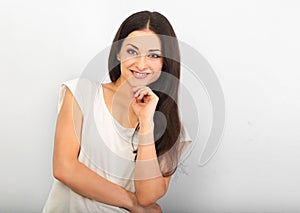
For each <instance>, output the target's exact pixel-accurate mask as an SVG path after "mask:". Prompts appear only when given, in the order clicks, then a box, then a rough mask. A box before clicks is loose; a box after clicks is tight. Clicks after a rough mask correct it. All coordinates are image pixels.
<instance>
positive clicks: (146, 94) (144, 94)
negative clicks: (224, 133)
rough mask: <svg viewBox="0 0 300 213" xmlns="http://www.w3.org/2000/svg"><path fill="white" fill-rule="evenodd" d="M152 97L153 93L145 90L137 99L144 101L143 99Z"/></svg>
mask: <svg viewBox="0 0 300 213" xmlns="http://www.w3.org/2000/svg"><path fill="white" fill-rule="evenodd" d="M150 95H151V91H149V90H146V89H145V90H142V91H140V93H139V95H138V97H137V98H138V99H143V97H145V96H150Z"/></svg>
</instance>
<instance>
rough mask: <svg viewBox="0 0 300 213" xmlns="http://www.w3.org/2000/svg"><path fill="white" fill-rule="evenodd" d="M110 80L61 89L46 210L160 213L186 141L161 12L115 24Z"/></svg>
mask: <svg viewBox="0 0 300 213" xmlns="http://www.w3.org/2000/svg"><path fill="white" fill-rule="evenodd" d="M108 64H109V70H110V72H109V76H110V79H111V82H110V83H106V84H101V83H96V82H93V81H91V80H88V79H73V80H70V81H66V82H64V83H63V84H62V86H61V90H60V99H59V105H58V110H59V113H58V118H57V123H56V133H55V144H54V153H53V173H54V177H55V182H54V184H53V187H52V190H51V192H50V195H49V197H48V200H47V203H46V205H45V206H44V209H43V212H105V213H106V212H161V208H160V206H159V205H158V204H157V203H156V202H157V200H158V199H159V198H161V197H162V196H163V195H164V194H165V193H166V192H167V189H168V185H169V181H170V177H171V175H172V174H173V173H174V172H175V170H176V168H177V164H178V160H179V159H180V156H181V154H182V152H183V149H185V148H186V145H187V144H189V143H187V142H190V139H189V137H188V136H187V134H186V133H185V131H184V129H183V127H182V126H181V122H180V118H179V109H178V106H177V98H178V86H179V77H180V62H179V48H178V41H177V39H176V35H175V33H174V30H173V28H172V26H171V24H170V23H169V21H168V20H167V19H166V18H165V17H164V16H163V15H161V14H160V13H157V12H149V11H142V12H138V13H135V14H133V15H131V16H130V17H128V18H127V19H126V20H125V21H124V22H123V23H122V25H121V26H120V28H119V30H118V32H117V34H116V36H115V38H114V42H113V45H112V47H111V51H110V55H109V63H108Z"/></svg>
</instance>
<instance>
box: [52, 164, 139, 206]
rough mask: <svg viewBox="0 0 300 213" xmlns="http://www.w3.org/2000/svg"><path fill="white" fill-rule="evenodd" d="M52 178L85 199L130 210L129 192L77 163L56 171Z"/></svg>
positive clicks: (130, 195)
mask: <svg viewBox="0 0 300 213" xmlns="http://www.w3.org/2000/svg"><path fill="white" fill-rule="evenodd" d="M54 176H55V177H56V178H57V179H58V180H60V181H61V182H63V183H64V184H65V185H67V186H68V187H70V188H71V189H72V190H74V191H75V192H77V193H78V194H81V195H83V196H85V197H88V198H91V199H93V200H96V201H99V202H102V203H106V204H108V205H113V206H118V207H121V208H126V209H131V208H132V205H133V201H132V193H131V192H129V191H126V190H125V189H124V188H122V187H121V186H119V185H117V184H114V183H112V182H110V181H108V180H106V179H105V178H103V177H101V176H99V175H98V174H97V173H95V172H94V171H92V170H91V169H89V168H88V167H86V166H85V165H84V164H82V163H80V162H78V161H77V162H74V163H69V164H68V165H65V166H63V167H61V168H60V169H56V172H55V173H54Z"/></svg>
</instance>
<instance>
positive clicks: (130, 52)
mask: <svg viewBox="0 0 300 213" xmlns="http://www.w3.org/2000/svg"><path fill="white" fill-rule="evenodd" d="M127 53H129V54H130V55H137V54H138V53H137V51H135V50H134V49H128V50H127Z"/></svg>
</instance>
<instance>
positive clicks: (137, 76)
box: [131, 71, 148, 79]
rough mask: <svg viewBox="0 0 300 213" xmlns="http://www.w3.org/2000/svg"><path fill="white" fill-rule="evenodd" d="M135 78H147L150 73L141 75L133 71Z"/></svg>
mask: <svg viewBox="0 0 300 213" xmlns="http://www.w3.org/2000/svg"><path fill="white" fill-rule="evenodd" d="M131 72H132V74H133V76H134V77H135V78H137V79H143V78H146V77H147V74H148V73H140V72H135V71H131Z"/></svg>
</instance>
